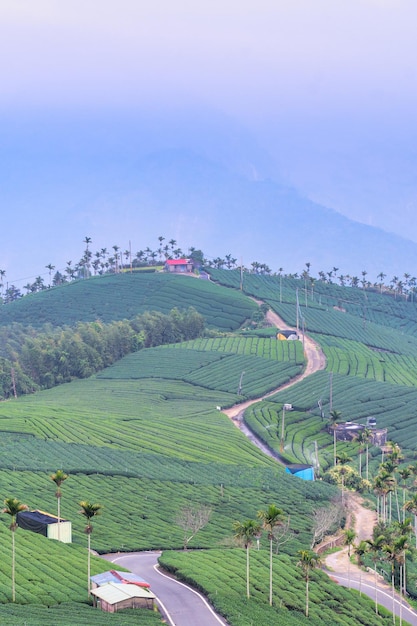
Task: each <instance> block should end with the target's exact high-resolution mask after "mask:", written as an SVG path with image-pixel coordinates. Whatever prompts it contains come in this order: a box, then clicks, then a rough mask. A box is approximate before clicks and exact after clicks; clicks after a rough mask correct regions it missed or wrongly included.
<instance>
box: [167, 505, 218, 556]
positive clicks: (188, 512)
mask: <svg viewBox="0 0 417 626" xmlns="http://www.w3.org/2000/svg"><path fill="white" fill-rule="evenodd" d="M210 515H211V508H210V507H208V506H205V505H200V506H185V507H183V508H182V509H180V510H179V511H178V513H177V516H176V518H175V523H176V524H177V525H178V526H179V527H180V528H182V530H183V531H184V539H183V547H184V550H186V549H187V546H188V544H189V543H190V541H191V539H193V537H195V535H196V534H197V533H198V531H199V530H201V529H202V528H204V526H206V525H207V524H208V521H209V519H210Z"/></svg>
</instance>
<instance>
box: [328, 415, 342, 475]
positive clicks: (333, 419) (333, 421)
mask: <svg viewBox="0 0 417 626" xmlns="http://www.w3.org/2000/svg"><path fill="white" fill-rule="evenodd" d="M341 417H342V413H341V412H340V411H337V410H336V409H333V410H332V411H330V417H329V429H331V430H333V465H334V467H336V454H337V449H336V427H337V424H338V422H339V420H340V418H341Z"/></svg>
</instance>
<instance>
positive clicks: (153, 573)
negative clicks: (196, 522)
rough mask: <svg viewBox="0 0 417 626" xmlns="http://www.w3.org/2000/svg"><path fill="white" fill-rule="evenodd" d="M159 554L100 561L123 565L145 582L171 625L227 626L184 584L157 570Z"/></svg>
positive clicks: (112, 556)
mask: <svg viewBox="0 0 417 626" xmlns="http://www.w3.org/2000/svg"><path fill="white" fill-rule="evenodd" d="M160 554H161V553H160V552H131V553H129V554H106V555H103V558H104V559H106V560H107V561H110V562H112V563H117V564H118V565H122V566H123V567H125V568H126V569H128V570H130V571H131V572H134V573H135V574H138V576H141V577H142V578H143V579H144V580H146V581H147V582H148V583H149V584H150V586H151V589H152V592H153V593H154V594H155V595H156V597H157V602H158V606H159V609H160V611H161V613H162V614H163V616H164V617H165V619H166V620H167V622H168V624H170V626H196V624H198V626H219V625H223V626H227V622H225V621H224V620H222V619H221V618H220V617H219V616H218V615H216V613H214V611H213V609H212V608H211V607H210V605H209V604H208V602H207V601H206V600H205V599H204V597H203V596H202V595H201V594H199V593H198V592H196V591H194V590H193V589H191V588H190V587H188V586H187V585H184V584H183V583H181V582H179V581H177V580H175V579H173V578H171V577H169V576H167V575H166V574H164V573H162V572H161V571H160V570H159V569H158V567H157V562H158V557H159V555H160ZM160 598H163V600H162V601H161V600H160Z"/></svg>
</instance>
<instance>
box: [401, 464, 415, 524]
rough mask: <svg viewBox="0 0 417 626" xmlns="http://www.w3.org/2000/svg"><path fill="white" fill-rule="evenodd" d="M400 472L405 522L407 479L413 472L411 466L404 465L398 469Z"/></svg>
mask: <svg viewBox="0 0 417 626" xmlns="http://www.w3.org/2000/svg"><path fill="white" fill-rule="evenodd" d="M398 474H399V475H400V478H401V481H402V485H401V486H402V488H403V506H402V509H403V522H404V520H405V508H404V507H405V492H406V491H407V484H408V483H407V481H408V479H409V478H410V476H411V474H412V470H411V467H410V466H407V467H403V468H401V469H399V470H398Z"/></svg>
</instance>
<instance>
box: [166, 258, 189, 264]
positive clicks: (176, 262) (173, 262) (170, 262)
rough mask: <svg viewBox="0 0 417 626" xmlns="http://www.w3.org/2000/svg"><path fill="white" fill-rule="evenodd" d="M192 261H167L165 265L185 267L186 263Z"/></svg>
mask: <svg viewBox="0 0 417 626" xmlns="http://www.w3.org/2000/svg"><path fill="white" fill-rule="evenodd" d="M191 262H192V261H191V260H190V259H168V260H167V262H166V264H167V265H187V264H188V263H191Z"/></svg>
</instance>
